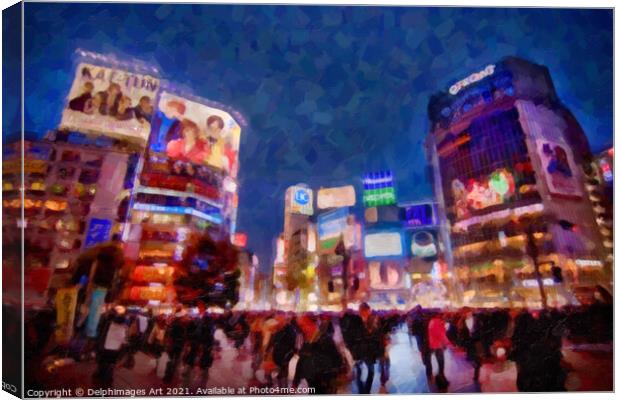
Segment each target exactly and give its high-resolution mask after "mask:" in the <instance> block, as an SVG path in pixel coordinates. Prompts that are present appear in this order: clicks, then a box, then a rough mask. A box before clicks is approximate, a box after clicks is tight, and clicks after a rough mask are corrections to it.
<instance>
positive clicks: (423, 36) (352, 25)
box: [2, 3, 613, 269]
mask: <svg viewBox="0 0 620 400" xmlns="http://www.w3.org/2000/svg"><path fill="white" fill-rule="evenodd" d="M25 9H26V15H25V39H26V42H25V58H26V69H25V76H26V82H25V92H26V96H25V110H26V112H25V128H26V130H27V131H34V132H37V133H39V134H40V135H42V134H43V133H44V132H45V131H46V130H48V129H50V128H54V127H55V126H56V125H57V124H58V122H59V120H60V114H61V110H62V108H63V105H64V98H65V96H66V95H67V93H68V90H69V87H70V85H71V79H72V77H73V70H72V68H73V62H74V60H73V58H72V55H73V52H74V50H75V49H76V48H83V49H87V50H90V51H94V52H102V53H116V54H118V55H120V56H123V55H130V56H132V57H133V58H137V59H140V60H144V61H145V62H147V63H150V64H152V65H154V66H156V67H157V68H159V69H160V71H162V75H163V77H164V78H166V79H168V80H170V81H173V82H177V83H180V84H182V85H185V86H187V87H190V88H192V90H193V91H194V93H195V94H196V95H198V96H201V97H205V98H208V99H212V100H215V101H219V102H222V103H225V104H229V105H230V106H232V107H234V108H235V109H237V110H238V111H240V112H241V113H242V114H243V115H244V116H245V117H246V119H247V121H248V124H249V126H248V128H246V129H245V130H244V132H243V134H242V141H241V149H240V160H241V172H240V184H241V189H240V201H239V204H240V210H239V220H238V222H239V223H238V229H239V230H241V231H245V232H247V233H248V235H249V247H250V248H252V249H254V250H255V251H257V253H258V255H259V257H260V258H261V264H262V266H263V268H264V269H268V268H269V264H270V263H271V260H272V254H271V253H272V240H273V239H274V238H275V237H276V235H277V234H278V233H279V232H280V231H281V230H282V227H283V197H284V191H285V189H286V187H287V186H289V185H291V184H295V183H298V182H305V183H308V184H309V185H310V186H312V187H314V188H318V187H320V186H332V185H340V184H348V183H351V184H354V185H355V186H356V189H358V202H361V193H360V191H359V189H360V187H361V175H362V174H363V173H364V172H365V171H370V170H376V169H392V170H393V171H394V174H395V176H396V178H397V181H396V184H397V195H398V199H399V201H409V200H418V199H424V198H428V197H430V196H431V188H430V185H429V183H428V182H427V179H426V176H425V157H424V153H423V150H422V145H423V140H424V137H425V135H426V133H427V131H428V123H427V116H426V107H427V102H428V99H429V96H430V95H431V94H432V93H433V92H435V91H437V90H445V89H446V88H447V87H448V86H449V85H450V84H451V83H453V82H454V81H456V80H460V79H462V78H464V77H465V76H467V75H469V74H470V73H472V72H474V71H478V70H479V69H481V67H484V66H485V65H487V64H489V63H492V62H495V61H498V60H499V59H500V58H502V57H504V56H508V55H516V56H519V57H523V58H526V59H529V60H531V61H533V62H536V63H539V64H544V65H546V66H548V67H549V70H550V72H551V76H552V78H553V80H554V83H555V87H556V90H557V92H558V94H559V96H560V98H561V99H562V100H563V101H564V102H565V104H566V105H567V106H568V107H569V108H570V109H571V110H572V111H573V112H574V114H575V115H576V117H577V119H578V120H579V122H580V123H581V124H582V125H583V127H584V129H585V131H586V133H587V135H588V137H589V139H590V143H591V146H592V149H593V150H594V151H598V150H602V149H604V148H605V147H606V146H610V145H611V144H612V128H613V125H612V104H613V98H612V90H613V89H612V36H613V35H612V29H613V28H612V24H613V19H612V18H613V16H612V11H611V10H576V11H573V10H559V9H558V10H543V9H463V8H435V9H433V8H405V7H398V8H383V7H326V6H324V7H308V6H305V7H302V6H291V7H285V6H278V7H267V6H216V5H143V4H128V5H124V4H101V5H97V4H65V5H63V4H40V3H26V6H25ZM7 68H8V67H7ZM6 101H7V98H6V96H5V102H6ZM16 107H17V101H15V102H14V103H7V104H6V105H5V107H4V112H5V118H4V120H3V126H2V130H3V135H5V136H6V135H7V134H9V133H11V132H15V131H16V130H18V129H19V125H18V124H17V121H18V120H16V119H11V118H8V116H9V115H11V113H12V112H14V111H15V110H16ZM7 112H8V114H7Z"/></svg>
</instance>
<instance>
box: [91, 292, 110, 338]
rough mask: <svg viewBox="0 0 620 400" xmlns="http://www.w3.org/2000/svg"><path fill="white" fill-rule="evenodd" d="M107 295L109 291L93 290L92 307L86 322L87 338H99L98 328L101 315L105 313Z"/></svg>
mask: <svg viewBox="0 0 620 400" xmlns="http://www.w3.org/2000/svg"><path fill="white" fill-rule="evenodd" d="M107 293H108V289H105V288H96V289H95V290H93V294H92V296H91V300H90V307H89V308H88V310H89V311H88V319H87V320H86V336H88V337H89V338H95V337H97V327H98V325H99V319H100V318H101V314H102V313H103V305H104V303H105V295H106V294H107Z"/></svg>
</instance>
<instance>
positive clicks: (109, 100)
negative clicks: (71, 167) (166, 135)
mask: <svg viewBox="0 0 620 400" xmlns="http://www.w3.org/2000/svg"><path fill="white" fill-rule="evenodd" d="M159 88H160V81H159V79H158V78H155V77H152V76H149V75H142V74H137V73H133V72H129V71H127V70H123V69H117V68H109V67H104V66H99V65H94V64H90V63H85V62H82V63H80V64H78V67H77V68H76V70H75V77H74V79H73V84H72V85H71V89H70V91H69V95H68V98H67V105H66V107H65V109H64V111H63V113H62V119H61V121H60V128H62V129H68V130H73V131H82V132H89V133H90V132H93V133H100V134H104V135H109V136H113V137H116V138H124V139H128V140H131V141H134V142H138V143H146V141H147V139H148V137H149V133H150V132H151V118H152V115H153V105H154V102H155V99H156V97H157V94H158V92H159Z"/></svg>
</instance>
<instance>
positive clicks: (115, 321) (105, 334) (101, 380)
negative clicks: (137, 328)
mask: <svg viewBox="0 0 620 400" xmlns="http://www.w3.org/2000/svg"><path fill="white" fill-rule="evenodd" d="M99 328H100V329H99V335H98V337H99V341H98V343H97V358H96V361H97V368H96V370H95V373H94V374H93V382H94V383H95V386H97V384H98V386H100V387H102V388H110V387H112V383H113V379H114V366H115V365H116V362H117V361H118V359H119V356H120V354H121V351H122V350H123V346H124V345H125V344H126V342H127V321H126V318H125V307H123V306H120V305H119V306H116V307H114V308H113V309H112V311H111V313H110V314H109V315H107V316H106V317H105V318H102V320H101V322H100V326H99Z"/></svg>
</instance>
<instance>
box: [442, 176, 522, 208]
mask: <svg viewBox="0 0 620 400" xmlns="http://www.w3.org/2000/svg"><path fill="white" fill-rule="evenodd" d="M514 194H515V181H514V177H513V175H512V173H511V172H510V171H508V170H507V169H505V168H501V169H498V170H495V171H494V172H493V173H491V174H490V175H488V176H486V177H484V178H483V179H479V180H476V179H469V180H468V181H467V182H465V183H463V182H462V181H461V180H459V179H454V180H453V181H452V195H453V196H454V203H455V209H456V216H457V218H459V219H460V218H467V217H469V216H470V211H472V210H481V209H483V208H487V207H491V206H495V205H498V204H503V203H505V202H506V200H507V199H509V198H511V197H512V196H513V195H514Z"/></svg>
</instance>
